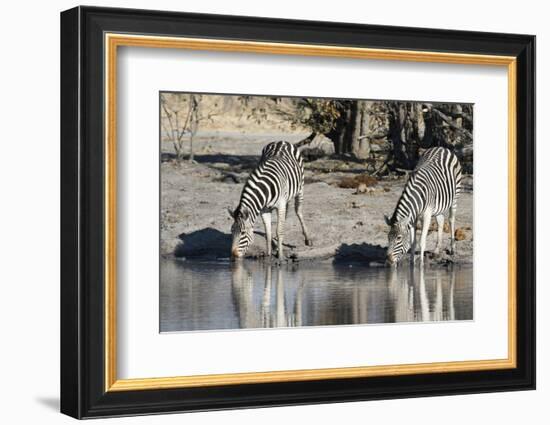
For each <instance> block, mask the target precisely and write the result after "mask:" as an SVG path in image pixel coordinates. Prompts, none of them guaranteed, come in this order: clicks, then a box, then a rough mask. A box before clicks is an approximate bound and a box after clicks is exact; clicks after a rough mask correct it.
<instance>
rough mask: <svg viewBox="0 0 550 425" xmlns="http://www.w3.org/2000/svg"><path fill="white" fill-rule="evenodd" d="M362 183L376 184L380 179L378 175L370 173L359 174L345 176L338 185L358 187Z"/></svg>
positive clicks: (367, 184) (343, 187) (368, 185)
mask: <svg viewBox="0 0 550 425" xmlns="http://www.w3.org/2000/svg"><path fill="white" fill-rule="evenodd" d="M360 184H364V185H365V186H367V187H372V186H376V185H377V184H378V180H376V177H373V176H369V175H368V174H359V175H358V176H354V177H344V178H342V179H341V180H340V182H339V183H338V187H340V188H342V189H357V187H358V186H359V185H360Z"/></svg>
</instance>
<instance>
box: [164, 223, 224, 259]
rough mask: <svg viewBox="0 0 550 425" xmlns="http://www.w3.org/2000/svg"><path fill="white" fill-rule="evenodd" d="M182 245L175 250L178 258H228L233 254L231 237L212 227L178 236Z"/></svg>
mask: <svg viewBox="0 0 550 425" xmlns="http://www.w3.org/2000/svg"><path fill="white" fill-rule="evenodd" d="M178 238H179V239H180V243H179V244H178V246H176V249H175V250H174V255H175V256H176V257H186V258H228V257H229V254H230V252H231V235H230V234H228V233H223V232H220V231H219V230H216V229H212V228H210V227H208V228H206V229H201V230H197V231H195V232H191V233H182V234H180V235H179V236H178Z"/></svg>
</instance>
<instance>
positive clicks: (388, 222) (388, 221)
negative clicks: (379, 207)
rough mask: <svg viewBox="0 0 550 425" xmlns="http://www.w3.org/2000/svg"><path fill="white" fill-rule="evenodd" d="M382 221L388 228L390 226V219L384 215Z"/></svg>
mask: <svg viewBox="0 0 550 425" xmlns="http://www.w3.org/2000/svg"><path fill="white" fill-rule="evenodd" d="M384 221H385V222H386V224H387V225H388V226H391V219H390V218H389V217H388V216H387V215H386V214H384Z"/></svg>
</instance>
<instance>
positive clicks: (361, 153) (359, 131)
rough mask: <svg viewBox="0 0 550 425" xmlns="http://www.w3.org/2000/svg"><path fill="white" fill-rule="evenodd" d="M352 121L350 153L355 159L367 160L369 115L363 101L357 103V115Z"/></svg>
mask: <svg viewBox="0 0 550 425" xmlns="http://www.w3.org/2000/svg"><path fill="white" fill-rule="evenodd" d="M353 121H354V128H353V133H352V134H353V136H352V144H351V153H352V154H353V155H354V156H355V157H356V158H359V159H367V158H368V157H369V155H370V138H369V132H370V130H369V127H370V126H369V122H370V115H369V113H368V107H367V102H365V101H363V100H358V101H357V113H356V115H355V120H353Z"/></svg>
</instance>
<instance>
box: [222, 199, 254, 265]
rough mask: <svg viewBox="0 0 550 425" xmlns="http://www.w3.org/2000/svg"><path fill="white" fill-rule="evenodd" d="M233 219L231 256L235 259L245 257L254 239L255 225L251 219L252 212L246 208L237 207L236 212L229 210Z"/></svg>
mask: <svg viewBox="0 0 550 425" xmlns="http://www.w3.org/2000/svg"><path fill="white" fill-rule="evenodd" d="M228 210H229V214H230V215H231V217H232V218H233V225H232V226H231V236H232V243H231V256H232V257H233V258H241V257H244V254H246V251H247V250H248V247H249V246H250V244H251V243H252V239H253V237H254V223H252V220H251V218H250V212H249V211H248V210H247V209H246V208H240V207H237V209H236V210H235V211H231V209H230V208H228Z"/></svg>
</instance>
